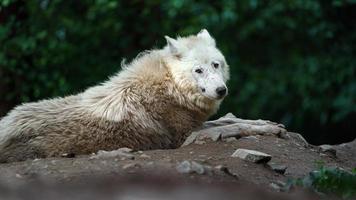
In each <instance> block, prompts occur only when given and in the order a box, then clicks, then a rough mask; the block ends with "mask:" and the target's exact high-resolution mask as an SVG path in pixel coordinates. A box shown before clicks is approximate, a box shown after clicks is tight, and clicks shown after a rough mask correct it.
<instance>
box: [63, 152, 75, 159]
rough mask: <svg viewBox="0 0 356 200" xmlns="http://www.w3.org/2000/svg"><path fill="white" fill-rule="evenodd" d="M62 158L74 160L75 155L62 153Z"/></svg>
mask: <svg viewBox="0 0 356 200" xmlns="http://www.w3.org/2000/svg"><path fill="white" fill-rule="evenodd" d="M61 157H62V158H74V157H75V154H74V153H64V154H62V155H61Z"/></svg>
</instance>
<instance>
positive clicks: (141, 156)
mask: <svg viewBox="0 0 356 200" xmlns="http://www.w3.org/2000/svg"><path fill="white" fill-rule="evenodd" d="M140 158H148V159H149V158H151V156H149V155H147V154H141V155H140Z"/></svg>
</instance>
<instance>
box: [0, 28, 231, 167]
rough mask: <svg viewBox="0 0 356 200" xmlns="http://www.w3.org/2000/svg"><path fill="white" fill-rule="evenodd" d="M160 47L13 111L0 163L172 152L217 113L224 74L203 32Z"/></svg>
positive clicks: (0, 124)
mask: <svg viewBox="0 0 356 200" xmlns="http://www.w3.org/2000/svg"><path fill="white" fill-rule="evenodd" d="M166 40H167V45H166V46H165V47H164V48H163V49H159V50H151V51H146V52H144V53H141V54H140V55H139V56H138V57H137V58H136V59H135V60H133V61H132V62H131V63H130V64H128V65H123V70H122V71H121V72H119V73H118V74H116V75H115V76H113V77H111V78H110V79H109V80H108V81H106V82H104V83H102V84H100V85H98V86H95V87H92V88H89V89H87V90H86V91H84V92H83V93H80V94H77V95H73V96H68V97H64V98H55V99H50V100H43V101H39V102H35V103H26V104H23V105H20V106H18V107H16V108H15V109H13V110H12V111H11V112H10V113H8V115H7V116H5V117H4V118H3V119H2V120H1V121H0V162H10V161H20V160H25V159H28V158H36V157H49V156H58V155H61V154H63V153H74V154H89V153H92V152H97V151H98V150H113V149H117V148H120V147H130V148H133V149H141V150H145V149H157V148H174V147H177V146H179V145H180V144H181V143H182V142H183V140H184V139H185V138H186V136H187V134H189V133H190V132H191V131H192V130H193V129H195V128H197V127H199V126H201V124H202V122H204V121H205V120H207V119H208V118H209V116H211V115H212V114H214V113H215V112H216V111H217V109H218V108H219V105H220V103H221V101H222V100H223V98H224V97H225V96H226V95H227V87H226V82H227V80H228V79H229V66H228V64H227V63H226V61H225V58H224V56H223V55H222V53H221V52H220V51H219V50H218V49H217V48H216V45H215V40H214V39H213V38H212V37H211V36H210V34H209V33H208V31H207V30H205V29H204V30H202V31H200V32H199V33H198V34H197V35H192V36H188V37H182V38H180V37H178V38H177V39H172V38H170V37H167V36H166Z"/></svg>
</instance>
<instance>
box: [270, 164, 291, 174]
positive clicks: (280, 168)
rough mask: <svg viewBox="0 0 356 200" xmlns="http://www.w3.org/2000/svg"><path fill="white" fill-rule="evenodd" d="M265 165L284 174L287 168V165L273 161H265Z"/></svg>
mask: <svg viewBox="0 0 356 200" xmlns="http://www.w3.org/2000/svg"><path fill="white" fill-rule="evenodd" d="M266 166H267V167H268V168H270V169H272V170H273V171H275V172H277V173H279V174H284V173H285V172H286V170H287V166H285V165H278V164H275V163H267V164H266Z"/></svg>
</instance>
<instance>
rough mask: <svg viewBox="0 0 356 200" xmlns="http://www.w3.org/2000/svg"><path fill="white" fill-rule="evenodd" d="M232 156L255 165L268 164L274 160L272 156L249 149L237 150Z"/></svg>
mask: <svg viewBox="0 0 356 200" xmlns="http://www.w3.org/2000/svg"><path fill="white" fill-rule="evenodd" d="M231 156H232V157H238V158H241V159H243V160H247V161H250V162H254V163H267V162H268V161H270V160H271V159H272V156H271V155H268V154H266V153H263V152H259V151H254V150H248V149H237V150H236V151H235V152H234V153H233V154H232V155H231Z"/></svg>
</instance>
